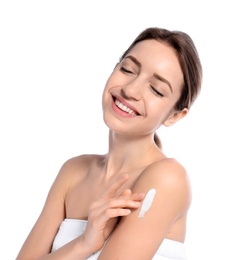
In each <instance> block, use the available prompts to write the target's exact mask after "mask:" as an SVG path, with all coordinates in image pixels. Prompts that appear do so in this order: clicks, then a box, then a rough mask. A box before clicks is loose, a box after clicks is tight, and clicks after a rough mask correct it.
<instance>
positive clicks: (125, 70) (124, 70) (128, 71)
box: [120, 67, 133, 74]
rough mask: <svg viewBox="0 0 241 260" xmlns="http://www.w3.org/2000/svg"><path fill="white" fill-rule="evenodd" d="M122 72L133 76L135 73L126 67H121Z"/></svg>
mask: <svg viewBox="0 0 241 260" xmlns="http://www.w3.org/2000/svg"><path fill="white" fill-rule="evenodd" d="M120 70H121V71H123V72H125V73H130V74H133V72H132V71H130V70H127V69H125V68H124V67H121V68H120Z"/></svg>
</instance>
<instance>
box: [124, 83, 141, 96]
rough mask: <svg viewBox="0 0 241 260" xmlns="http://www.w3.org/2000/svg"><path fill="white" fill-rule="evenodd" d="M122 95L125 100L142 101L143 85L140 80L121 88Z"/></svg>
mask: <svg viewBox="0 0 241 260" xmlns="http://www.w3.org/2000/svg"><path fill="white" fill-rule="evenodd" d="M121 94H122V96H123V97H124V98H125V99H129V100H135V101H138V100H140V99H141V85H140V82H139V81H138V80H133V81H132V82H129V83H128V84H126V85H125V86H123V87H122V88H121Z"/></svg>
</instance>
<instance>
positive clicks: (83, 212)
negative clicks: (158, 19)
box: [17, 40, 191, 260]
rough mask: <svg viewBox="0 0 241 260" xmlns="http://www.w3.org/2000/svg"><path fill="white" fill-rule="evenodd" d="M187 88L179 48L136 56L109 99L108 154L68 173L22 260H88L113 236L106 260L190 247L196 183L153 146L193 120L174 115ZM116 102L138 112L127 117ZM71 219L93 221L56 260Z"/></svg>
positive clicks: (145, 48)
mask: <svg viewBox="0 0 241 260" xmlns="http://www.w3.org/2000/svg"><path fill="white" fill-rule="evenodd" d="M147 54H148V55H147ZM132 57H134V58H135V59H136V60H138V62H137V63H136V62H135V59H134V61H133V58H132ZM160 61H161V62H160ZM140 64H141V66H140ZM123 66H124V70H123ZM155 73H158V74H161V75H162V76H163V77H164V78H167V79H168V81H169V82H170V85H171V89H170V86H169V85H167V84H166V83H165V82H163V81H160V80H156V77H153V74H155ZM150 82H151V83H152V85H155V88H156V89H158V91H161V92H162V93H164V97H160V96H158V95H157V94H156V90H153V88H152V85H151V86H150ZM182 83H183V77H182V72H181V69H180V65H179V62H178V59H177V57H176V55H175V52H174V51H173V50H172V48H170V47H169V46H167V45H165V44H163V43H160V42H157V41H155V40H146V41H143V42H141V43H138V44H137V45H136V46H135V47H134V48H133V50H132V51H131V52H130V57H127V58H126V59H125V60H124V61H123V62H122V63H121V64H119V65H118V66H117V67H116V68H115V70H114V71H113V73H112V74H111V76H110V78H109V79H108V81H107V83H106V87H105V90H104V93H103V113H104V120H105V123H106V124H107V126H108V127H109V128H110V134H109V151H108V153H107V154H106V155H82V156H78V157H75V158H72V159H70V160H68V161H67V162H66V163H65V164H64V165H63V167H62V168H61V170H60V172H59V174H58V176H57V178H56V180H55V182H54V183H53V185H52V188H51V190H50V192H49V195H48V197H47V200H46V204H45V206H44V208H43V211H42V213H41V215H40V217H39V219H38V220H37V222H36V224H35V226H34V227H33V229H32V231H31V233H30V234H29V236H28V238H27V239H26V241H25V243H24V245H23V247H22V249H21V251H20V252H19V255H18V257H17V259H18V260H21V259H25V260H26V259H39V260H40V259H59V260H61V259H65V260H68V259H71V260H75V259H86V258H88V256H90V255H91V254H93V253H94V252H96V251H98V250H99V249H101V247H102V246H103V244H104V241H105V240H106V238H107V237H108V236H109V235H110V234H111V235H110V239H109V240H108V242H107V243H106V245H105V247H104V248H103V250H102V252H101V255H100V257H99V258H98V259H100V260H115V259H119V260H133V259H142V260H150V259H151V258H152V257H153V256H154V254H155V252H156V250H157V249H158V247H159V246H160V245H161V243H162V241H163V239H165V238H167V239H171V240H175V241H179V242H184V240H185V232H186V216H187V212H188V209H189V206H190V203H191V189H190V184H189V180H188V176H187V173H186V171H185V169H184V167H183V166H182V165H181V164H180V163H178V162H177V161H176V160H174V159H170V158H167V157H166V156H165V155H164V154H163V152H162V151H161V150H160V149H159V148H158V147H157V146H156V145H155V143H154V142H153V135H154V132H155V131H156V129H158V128H159V127H160V126H161V125H165V126H170V125H173V124H174V123H176V122H177V121H178V120H180V119H181V118H183V117H184V116H185V115H186V114H187V109H184V110H182V111H175V110H174V109H173V107H174V105H175V102H176V101H177V100H178V98H179V96H180V89H181V86H182ZM116 100H119V101H120V102H122V103H123V104H124V105H126V106H127V107H130V108H131V109H132V110H133V111H136V112H135V113H132V112H130V111H129V112H128V113H127V112H125V111H123V110H121V109H120V108H118V107H117V105H116V104H115V102H116ZM131 113H132V114H131ZM153 188H154V189H155V190H156V196H155V198H154V201H153V204H152V206H151V208H150V209H149V210H148V212H147V213H146V214H145V217H144V218H138V213H139V210H140V207H141V203H142V201H143V198H144V196H145V194H146V193H147V192H148V190H150V189H153ZM118 217H121V219H120V222H119V223H118V225H117V226H116V222H117V218H118ZM65 218H71V219H88V225H87V228H86V231H85V232H84V234H83V235H81V236H80V237H78V238H77V239H75V240H73V241H72V242H70V243H68V244H67V245H65V246H63V247H62V248H60V249H58V250H56V251H55V252H53V253H50V252H51V246H52V243H53V240H54V237H55V236H56V233H57V231H58V228H59V225H60V224H61V222H62V221H63V219H65ZM123 248H124V250H123ZM142 249H143V250H142Z"/></svg>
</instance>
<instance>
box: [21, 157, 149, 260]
mask: <svg viewBox="0 0 241 260" xmlns="http://www.w3.org/2000/svg"><path fill="white" fill-rule="evenodd" d="M71 161H72V160H71ZM71 161H70V162H67V163H66V164H64V166H63V167H62V168H61V170H60V172H59V174H58V176H57V177H56V179H55V181H54V183H53V185H52V187H51V189H50V191H49V194H48V197H47V199H46V202H45V205H44V207H43V210H42V212H41V214H40V216H39V218H38V220H37V222H36V223H35V225H34V227H33V228H32V230H31V232H30V234H29V235H28V237H27V239H26V241H25V242H24V244H23V246H22V248H21V250H20V252H19V254H18V256H17V258H16V260H54V259H58V260H61V259H64V260H68V259H69V260H75V259H76V260H77V259H78V260H81V259H83V260H85V259H87V258H88V257H89V256H90V255H91V254H93V253H95V252H96V251H98V250H99V249H101V247H102V246H103V244H104V242H105V240H106V238H107V237H108V236H109V235H110V233H111V232H112V230H113V228H114V226H115V223H116V220H117V217H118V216H127V215H129V214H130V212H131V210H130V209H136V208H138V207H139V206H140V201H141V200H142V199H143V197H144V194H132V192H131V191H130V190H126V191H124V192H123V194H121V195H120V196H119V197H115V194H116V191H117V190H118V189H119V188H120V187H121V186H122V185H123V184H124V183H125V182H126V181H127V179H128V176H123V177H122V178H120V179H119V180H118V181H117V182H116V183H114V184H113V185H112V186H111V187H109V189H108V190H107V191H106V192H105V193H104V194H103V196H101V197H100V198H99V199H98V200H97V201H95V202H94V203H93V204H92V205H91V207H90V212H89V218H88V225H87V227H86V230H85V232H84V234H83V235H81V236H79V237H78V238H76V239H74V240H72V241H71V242H69V243H68V244H66V245H65V246H63V247H61V248H60V249H58V250H56V251H54V252H52V253H51V247H52V243H53V240H54V238H55V236H56V233H57V232H58V228H59V226H60V224H61V222H62V221H63V219H64V218H65V197H66V193H67V191H68V188H69V186H70V185H71V184H70V183H71V181H72V180H73V176H72V172H74V171H75V169H74V168H75V166H74V165H75V163H74V162H73V161H72V162H71Z"/></svg>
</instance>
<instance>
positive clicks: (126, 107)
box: [112, 96, 140, 116]
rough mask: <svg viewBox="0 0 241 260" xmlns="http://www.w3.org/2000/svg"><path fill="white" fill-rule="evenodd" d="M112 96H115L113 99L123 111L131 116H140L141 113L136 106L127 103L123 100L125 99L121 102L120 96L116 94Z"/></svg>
mask: <svg viewBox="0 0 241 260" xmlns="http://www.w3.org/2000/svg"><path fill="white" fill-rule="evenodd" d="M112 98H113V101H114V104H115V105H116V107H118V108H119V109H120V110H121V111H122V112H124V113H126V114H127V115H130V116H139V115H140V114H139V113H138V111H137V110H136V109H135V108H133V107H132V106H130V105H128V104H126V102H123V101H122V102H121V101H120V99H119V98H116V97H114V96H112Z"/></svg>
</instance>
